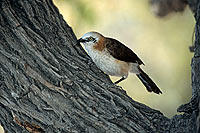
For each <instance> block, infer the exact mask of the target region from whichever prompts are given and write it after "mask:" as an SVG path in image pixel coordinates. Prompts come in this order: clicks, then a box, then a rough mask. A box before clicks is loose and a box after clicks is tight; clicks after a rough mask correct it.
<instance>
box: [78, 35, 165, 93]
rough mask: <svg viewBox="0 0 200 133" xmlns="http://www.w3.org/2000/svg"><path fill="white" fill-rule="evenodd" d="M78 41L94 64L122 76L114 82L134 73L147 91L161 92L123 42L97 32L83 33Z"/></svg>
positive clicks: (107, 71) (140, 61) (138, 59)
mask: <svg viewBox="0 0 200 133" xmlns="http://www.w3.org/2000/svg"><path fill="white" fill-rule="evenodd" d="M78 42H81V43H83V44H84V46H85V49H86V50H87V52H88V54H89V56H90V57H91V58H92V60H93V62H94V63H95V64H96V66H97V67H98V68H99V69H101V70H102V71H103V72H105V73H106V74H108V75H111V76H119V77H122V78H121V79H119V80H118V81H116V82H115V84H117V83H119V82H121V81H122V80H124V79H126V78H127V77H128V74H129V72H131V73H135V74H136V75H137V77H138V78H139V79H140V81H141V82H142V83H143V84H144V86H145V87H146V89H147V90H148V91H149V92H154V93H157V94H159V93H162V92H161V91H160V89H159V88H158V87H157V85H156V84H155V83H154V82H153V81H152V80H151V79H150V77H149V76H148V75H147V74H146V73H145V72H144V71H143V70H142V69H141V68H140V65H144V63H143V62H142V60H141V59H140V58H139V57H138V56H137V55H136V54H135V53H134V52H133V51H132V50H131V49H129V48H128V47H126V46H125V45H124V44H122V43H121V42H119V41H118V40H115V39H113V38H108V37H104V36H103V35H102V34H100V33H98V32H88V33H85V34H84V35H83V36H82V37H81V38H80V39H79V40H78Z"/></svg>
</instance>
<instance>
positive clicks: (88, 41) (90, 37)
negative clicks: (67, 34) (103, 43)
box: [78, 32, 103, 46]
mask: <svg viewBox="0 0 200 133" xmlns="http://www.w3.org/2000/svg"><path fill="white" fill-rule="evenodd" d="M102 37H103V35H101V34H100V33H97V32H87V33H85V34H84V35H83V36H82V37H81V38H80V39H78V42H79V43H80V42H81V43H83V44H84V46H89V45H90V46H92V45H94V44H96V43H97V42H98V41H99V40H100V39H101V38H102Z"/></svg>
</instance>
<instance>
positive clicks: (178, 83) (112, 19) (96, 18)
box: [54, 0, 195, 117]
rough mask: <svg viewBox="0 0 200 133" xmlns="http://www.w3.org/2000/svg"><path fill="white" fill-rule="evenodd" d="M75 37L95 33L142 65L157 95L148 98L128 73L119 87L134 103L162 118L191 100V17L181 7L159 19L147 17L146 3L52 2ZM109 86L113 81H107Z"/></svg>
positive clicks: (111, 0) (114, 0)
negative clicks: (110, 39) (119, 44)
mask: <svg viewBox="0 0 200 133" xmlns="http://www.w3.org/2000/svg"><path fill="white" fill-rule="evenodd" d="M54 3H55V5H56V6H57V7H58V9H59V11H60V12H61V14H62V15H63V17H64V19H65V20H66V22H67V23H68V24H69V25H70V26H71V27H72V29H73V31H74V32H75V34H76V36H77V38H79V37H81V36H82V35H83V34H84V33H86V32H89V31H98V32H100V33H102V34H103V35H105V36H108V37H113V38H116V39H117V40H119V41H121V42H123V43H124V44H126V45H127V46H128V47H129V48H131V49H132V50H133V51H134V52H135V53H136V54H137V55H138V56H139V57H140V58H141V59H142V60H143V62H144V63H145V66H142V68H143V69H144V70H145V71H146V73H147V74H149V75H150V77H151V78H152V79H153V80H154V81H155V82H156V84H157V85H158V86H159V87H160V89H161V90H162V92H163V94H162V95H156V94H153V93H152V94H151V93H148V92H147V91H146V89H145V87H144V86H143V85H142V83H141V82H140V81H139V80H138V79H137V77H136V76H135V75H134V74H130V75H129V77H128V79H126V80H125V81H123V82H121V83H120V84H119V85H120V86H122V87H123V89H125V90H126V92H127V93H128V95H129V96H131V97H132V98H133V99H134V100H136V101H139V102H141V103H144V104H146V105H148V106H150V107H152V108H155V109H158V110H160V111H161V112H163V113H164V114H165V115H166V116H168V117H172V116H173V115H175V114H177V111H176V109H177V108H178V106H180V105H181V104H183V103H187V102H189V100H190V98H191V91H192V88H191V70H190V64H191V58H192V56H193V54H192V53H191V52H190V51H189V46H190V45H191V44H192V34H193V29H194V24H195V23H194V18H193V14H192V12H191V11H190V9H189V8H188V7H187V8H186V9H185V11H183V12H181V13H171V14H168V15H167V16H165V17H162V18H160V17H158V16H156V15H155V14H153V12H152V11H155V9H152V7H151V6H150V5H149V1H148V0H123V1H122V0H109V1H108V0H99V1H92V0H54ZM111 78H112V80H113V81H116V80H118V79H119V77H111Z"/></svg>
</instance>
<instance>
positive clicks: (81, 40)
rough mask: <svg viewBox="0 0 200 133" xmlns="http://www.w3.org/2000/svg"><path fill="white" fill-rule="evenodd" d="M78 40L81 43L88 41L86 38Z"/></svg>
mask: <svg viewBox="0 0 200 133" xmlns="http://www.w3.org/2000/svg"><path fill="white" fill-rule="evenodd" d="M77 41H78V43H80V42H82V43H84V42H86V40H84V39H82V38H80V39H78V40H77Z"/></svg>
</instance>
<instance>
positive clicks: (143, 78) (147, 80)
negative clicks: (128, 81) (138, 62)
mask: <svg viewBox="0 0 200 133" xmlns="http://www.w3.org/2000/svg"><path fill="white" fill-rule="evenodd" d="M139 70H140V73H139V74H136V75H137V77H138V78H139V79H140V81H141V82H142V83H143V84H144V86H145V87H146V88H147V90H148V91H149V92H152V91H153V92H154V93H157V94H160V93H161V94H162V92H161V90H160V89H159V88H158V87H157V85H156V84H155V83H154V82H153V81H152V80H151V78H150V77H149V76H148V75H147V74H146V73H145V72H144V71H143V70H142V69H141V68H139Z"/></svg>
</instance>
